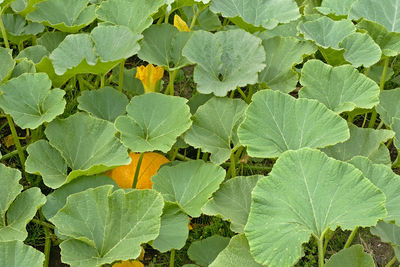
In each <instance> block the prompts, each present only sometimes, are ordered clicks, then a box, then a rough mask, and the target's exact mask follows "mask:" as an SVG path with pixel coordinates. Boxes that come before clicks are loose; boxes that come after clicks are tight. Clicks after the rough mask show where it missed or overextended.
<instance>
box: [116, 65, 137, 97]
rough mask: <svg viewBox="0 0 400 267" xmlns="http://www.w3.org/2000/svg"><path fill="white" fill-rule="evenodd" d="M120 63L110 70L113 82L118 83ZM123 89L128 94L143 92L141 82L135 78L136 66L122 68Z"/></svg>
mask: <svg viewBox="0 0 400 267" xmlns="http://www.w3.org/2000/svg"><path fill="white" fill-rule="evenodd" d="M119 74H120V65H118V66H117V67H116V68H114V69H113V71H112V76H113V77H114V82H115V83H119ZM123 89H124V90H125V91H126V93H127V94H128V95H129V96H136V95H141V94H143V93H144V87H143V84H142V82H141V81H140V80H139V79H137V78H136V68H132V69H127V68H124V85H123Z"/></svg>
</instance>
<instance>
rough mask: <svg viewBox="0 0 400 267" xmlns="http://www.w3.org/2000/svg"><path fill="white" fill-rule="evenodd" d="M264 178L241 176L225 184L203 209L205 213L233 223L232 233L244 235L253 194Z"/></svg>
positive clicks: (260, 176)
mask: <svg viewBox="0 0 400 267" xmlns="http://www.w3.org/2000/svg"><path fill="white" fill-rule="evenodd" d="M262 177H263V176H262V175H253V176H239V177H235V178H233V179H230V180H228V181H226V182H224V183H223V184H221V187H220V188H219V189H218V191H217V192H215V193H214V195H213V197H212V199H210V200H209V201H208V202H207V204H206V205H205V206H204V207H203V209H202V210H203V213H204V214H207V215H213V216H215V215H220V216H221V217H222V218H223V219H224V220H229V221H230V222H231V229H232V231H234V232H237V233H243V232H244V226H245V225H246V223H247V218H248V216H249V212H250V203H251V192H252V191H253V188H254V186H255V185H256V183H257V181H258V180H259V179H260V178H262Z"/></svg>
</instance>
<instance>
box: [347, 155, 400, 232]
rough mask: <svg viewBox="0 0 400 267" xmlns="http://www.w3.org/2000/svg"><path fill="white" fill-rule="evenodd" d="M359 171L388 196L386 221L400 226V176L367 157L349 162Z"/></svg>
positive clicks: (356, 158)
mask: <svg viewBox="0 0 400 267" xmlns="http://www.w3.org/2000/svg"><path fill="white" fill-rule="evenodd" d="M349 163H350V164H353V165H354V167H356V168H357V169H359V170H360V171H361V172H362V173H363V175H364V176H365V177H367V178H368V179H369V180H370V181H371V182H372V183H373V184H374V185H375V186H376V187H378V188H379V189H381V190H382V192H383V193H385V195H386V209H387V211H388V214H387V216H386V217H385V218H384V220H385V221H392V220H394V221H396V222H397V223H398V224H400V201H399V199H400V196H399V194H398V192H399V190H400V176H399V175H397V174H395V173H394V172H393V171H392V169H391V168H390V167H388V166H385V165H382V164H374V163H373V162H372V161H371V160H369V159H367V158H365V157H354V158H353V159H352V160H350V161H349Z"/></svg>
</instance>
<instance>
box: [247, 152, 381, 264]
mask: <svg viewBox="0 0 400 267" xmlns="http://www.w3.org/2000/svg"><path fill="white" fill-rule="evenodd" d="M293 189H295V190H293ZM384 204H385V195H384V194H383V193H382V192H381V191H380V190H379V189H378V188H376V187H375V186H374V185H373V184H372V183H371V182H370V181H369V180H368V179H366V178H365V177H364V176H363V175H362V173H361V171H359V170H358V169H356V168H355V167H354V166H352V165H350V164H347V163H343V162H340V161H337V160H335V159H332V158H329V157H328V156H326V155H325V154H324V153H322V152H320V151H318V150H315V149H310V148H303V149H301V150H297V151H287V152H285V153H284V154H282V156H281V157H279V159H278V160H277V162H276V163H275V165H274V167H273V169H272V172H271V173H270V174H269V176H268V177H265V178H261V179H260V180H259V181H258V183H257V185H256V186H255V188H254V190H253V192H252V203H251V210H250V214H249V219H248V222H247V224H246V227H245V234H246V237H247V238H248V240H249V245H250V250H251V253H252V255H253V256H254V258H255V260H256V261H257V262H258V263H260V264H265V265H271V266H291V265H293V264H294V263H296V261H297V260H298V259H299V258H300V257H301V256H302V244H303V243H305V242H307V241H308V240H309V239H310V236H311V235H314V236H316V237H317V238H320V239H322V238H323V236H324V234H325V232H326V231H327V230H328V229H330V230H335V229H336V228H337V227H339V226H340V227H341V228H342V229H343V230H352V229H354V228H355V227H357V226H361V227H366V226H373V225H375V224H376V222H377V221H378V220H379V219H382V218H384V217H385V216H386V210H385V206H384Z"/></svg>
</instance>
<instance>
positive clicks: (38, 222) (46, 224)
mask: <svg viewBox="0 0 400 267" xmlns="http://www.w3.org/2000/svg"><path fill="white" fill-rule="evenodd" d="M31 222H33V223H36V224H39V225H41V226H44V227H47V228H49V229H54V225H52V224H50V223H48V222H44V221H41V220H38V219H32V221H31Z"/></svg>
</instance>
